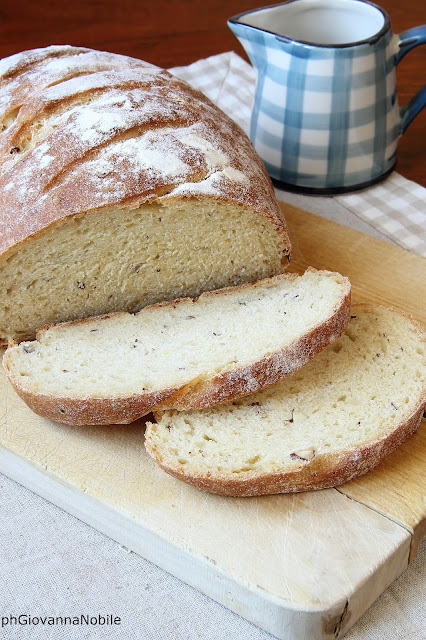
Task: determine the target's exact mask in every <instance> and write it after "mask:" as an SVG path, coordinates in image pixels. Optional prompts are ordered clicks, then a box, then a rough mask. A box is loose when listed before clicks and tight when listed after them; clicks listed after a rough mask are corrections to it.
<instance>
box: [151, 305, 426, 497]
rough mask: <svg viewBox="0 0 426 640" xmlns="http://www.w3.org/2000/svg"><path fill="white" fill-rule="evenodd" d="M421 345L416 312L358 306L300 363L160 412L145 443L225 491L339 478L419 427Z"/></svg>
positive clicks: (423, 391)
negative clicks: (207, 401) (258, 386)
mask: <svg viewBox="0 0 426 640" xmlns="http://www.w3.org/2000/svg"><path fill="white" fill-rule="evenodd" d="M425 353H426V349H425V331H424V329H423V328H422V327H421V326H420V325H419V324H418V323H417V322H415V321H413V319H412V318H410V317H408V316H406V315H403V314H401V313H400V312H397V311H395V310H390V309H386V308H384V307H381V306H374V305H354V306H353V308H352V317H351V321H350V323H349V325H348V327H347V329H346V332H345V334H344V335H343V336H341V337H340V338H339V339H338V340H336V341H335V342H334V343H333V344H332V345H330V346H329V347H328V348H327V349H325V350H324V351H323V352H322V353H321V354H320V355H319V356H317V357H316V358H314V359H313V360H312V361H311V362H309V363H308V364H307V365H306V366H305V367H303V369H301V370H300V371H297V372H295V373H293V374H291V375H290V376H288V377H287V378H285V379H283V380H281V381H279V382H277V384H275V385H273V386H271V387H269V388H267V389H265V390H263V391H261V392H259V393H256V394H253V395H251V396H249V397H246V398H244V399H240V400H237V401H234V402H231V403H228V404H226V405H222V406H220V407H215V408H212V409H207V410H205V411H189V412H182V413H177V412H175V411H167V412H165V413H163V414H156V419H157V421H158V423H157V424H153V423H149V424H148V426H147V431H146V448H147V450H148V452H149V453H150V454H151V455H152V456H153V458H154V459H155V460H156V461H157V462H158V463H159V464H160V465H161V467H162V468H163V469H164V470H165V471H168V472H169V473H171V474H172V475H174V476H176V477H177V478H180V479H181V480H184V481H185V482H188V483H190V484H193V485H195V486H196V487H199V488H201V489H206V490H207V491H212V492H215V493H220V494H224V495H232V496H254V495H263V494H273V493H286V492H294V491H305V490H309V489H321V488H325V487H334V486H337V485H339V484H342V483H343V482H346V481H347V480H350V479H351V478H354V477H356V476H359V475H362V474H364V473H366V472H367V471H369V470H370V469H372V468H373V467H375V466H376V465H377V464H378V462H379V461H380V460H381V459H382V458H383V457H384V456H386V455H388V454H389V453H391V451H393V450H394V449H395V448H396V447H397V446H398V445H400V444H401V443H402V442H404V441H405V440H406V439H407V438H409V437H410V436H411V435H412V434H413V433H414V432H415V431H416V429H417V428H418V426H419V424H420V420H421V417H422V413H423V410H424V407H425V402H426V370H425Z"/></svg>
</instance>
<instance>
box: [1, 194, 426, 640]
mask: <svg viewBox="0 0 426 640" xmlns="http://www.w3.org/2000/svg"><path fill="white" fill-rule="evenodd" d="M283 209H284V210H285V215H286V218H287V221H288V224H289V230H290V235H291V237H292V240H293V245H294V251H293V261H292V266H291V270H292V271H303V270H304V269H305V267H307V266H308V265H311V266H313V267H316V268H326V269H331V270H336V271H340V272H341V273H342V274H344V275H347V276H349V277H350V279H351V281H352V285H353V298H354V299H355V300H363V299H364V300H375V301H379V302H383V303H386V304H390V305H394V306H396V307H399V308H401V309H405V310H408V311H409V312H411V313H412V314H413V315H414V316H415V317H416V318H418V319H419V320H422V321H423V322H425V323H426V313H425V309H424V304H423V298H422V296H421V290H422V288H423V290H424V286H425V283H426V260H424V259H422V258H419V257H418V256H415V255H413V254H410V253H408V252H406V251H403V250H402V249H398V248H395V247H393V246H391V245H389V244H385V243H383V242H380V241H378V240H375V239H373V238H371V237H368V236H366V235H363V234H360V233H358V232H355V231H351V230H349V229H347V228H345V227H342V226H340V225H338V224H336V223H334V222H330V221H327V220H324V219H322V218H319V217H317V216H314V215H312V214H308V213H306V212H303V211H301V210H299V209H295V208H293V207H290V206H288V205H283ZM424 423H425V421H423V425H422V428H421V429H420V430H419V432H418V433H417V434H416V435H415V436H414V437H413V438H412V439H411V440H410V441H408V442H407V443H405V444H404V445H403V446H402V447H401V448H400V449H399V450H397V451H396V452H394V454H392V455H391V456H389V457H388V458H387V459H386V460H385V461H383V462H382V463H381V464H380V465H379V466H378V467H377V468H376V469H375V470H373V471H372V472H370V473H369V474H367V475H366V476H364V477H363V478H360V479H358V480H354V481H352V482H350V483H348V484H346V485H343V486H341V487H339V488H338V489H326V490H323V491H317V492H311V493H303V494H297V495H280V496H267V497H260V498H224V497H221V496H214V495H210V494H206V493H203V492H200V491H198V490H197V489H194V488H192V487H189V486H187V485H184V484H183V483H181V482H179V481H178V480H175V479H174V478H171V477H169V476H168V475H166V474H165V473H163V472H162V471H161V470H160V469H159V468H158V467H157V466H156V465H155V463H154V462H153V461H152V460H151V459H150V458H149V457H148V456H147V455H146V453H145V451H144V447H143V438H144V424H143V421H138V422H136V423H134V424H133V425H130V426H128V427H126V426H114V425H113V426H109V427H104V428H101V427H76V428H73V427H67V426H64V425H59V424H56V423H53V422H51V421H49V420H44V419H43V418H40V417H38V416H36V415H35V414H33V413H32V412H31V411H30V410H29V409H28V408H27V407H26V406H25V405H24V404H23V402H22V401H21V400H20V399H19V398H18V397H17V395H16V394H15V392H14V391H13V389H12V388H11V387H10V385H9V383H8V381H7V379H6V378H5V376H4V374H3V373H1V374H0V471H2V472H3V473H5V474H6V475H8V476H10V477H11V478H12V479H14V480H16V481H18V482H20V483H21V484H23V485H24V486H26V487H28V488H29V489H32V490H33V491H35V492H36V493H38V494H39V495H41V496H43V497H44V498H46V499H47V500H49V501H51V502H53V503H54V504H56V505H58V506H60V507H62V508H63V509H65V510H66V511H68V512H69V513H71V514H73V515H75V516H76V517H78V518H80V519H81V520H83V521H85V522H87V523H88V524H90V525H92V526H93V527H95V528H96V529H98V530H99V531H102V532H103V533H105V534H107V535H109V536H110V537H111V538H113V539H115V540H117V541H118V542H119V543H120V544H122V545H125V546H127V547H129V548H130V549H132V550H133V551H135V552H137V553H139V554H140V555H141V556H144V557H145V558H147V559H148V560H150V561H152V562H154V563H155V564H157V565H158V566H160V567H162V568H164V569H166V570H167V571H169V572H170V573H172V574H174V575H175V576H177V577H179V578H181V579H182V580H184V581H186V582H188V583H189V584H191V585H192V586H194V587H196V588H197V589H199V590H201V591H202V592H203V593H205V594H207V595H209V596H211V597H212V598H214V599H215V600H217V601H219V602H221V603H222V604H224V605H225V606H227V607H229V608H230V609H232V610H233V611H235V612H236V613H239V614H241V615H242V616H244V617H246V618H247V619H248V620H250V621H252V622H254V623H255V624H257V625H258V626H260V627H261V628H263V629H265V630H266V631H269V632H270V633H272V634H274V635H275V636H277V637H278V638H282V639H283V640H284V639H286V640H287V639H291V640H302V639H305V638H309V639H310V640H316V639H323V638H337V637H341V636H342V635H343V634H344V633H345V632H346V631H347V630H348V629H349V628H350V627H351V626H352V625H353V624H354V622H355V621H356V620H357V619H358V618H359V617H360V616H361V615H362V614H363V613H364V611H365V610H366V609H367V608H368V607H369V606H370V604H371V603H372V602H373V601H374V600H375V599H376V598H377V597H378V596H379V595H380V594H381V593H382V592H383V591H384V590H385V589H386V588H387V587H388V586H389V585H390V584H391V583H392V582H393V580H394V579H395V578H396V577H398V576H399V575H400V574H401V573H402V572H403V571H404V569H405V568H406V567H407V564H408V563H409V561H410V559H411V558H412V557H413V555H414V554H415V552H416V549H417V547H418V544H419V542H420V540H421V539H422V537H423V535H424V534H425V528H426V517H425V511H426V509H425V501H424V494H425V476H424V471H423V469H424V460H425V456H426V428H425V424H424Z"/></svg>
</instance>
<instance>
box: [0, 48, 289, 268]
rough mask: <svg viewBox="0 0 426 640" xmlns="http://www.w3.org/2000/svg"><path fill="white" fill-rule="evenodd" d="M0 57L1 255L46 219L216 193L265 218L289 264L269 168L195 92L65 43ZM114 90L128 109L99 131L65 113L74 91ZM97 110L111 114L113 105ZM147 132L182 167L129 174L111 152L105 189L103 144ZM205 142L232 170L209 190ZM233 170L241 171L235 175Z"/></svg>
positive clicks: (132, 62) (155, 71) (84, 96)
mask: <svg viewBox="0 0 426 640" xmlns="http://www.w3.org/2000/svg"><path fill="white" fill-rule="evenodd" d="M52 60H55V61H59V62H61V64H62V67H63V68H62V67H61V66H60V64H59V63H58V64H57V65H56V67H54V71H52V70H51V66H52V65H50V66H49V63H51V62H52ZM76 61H77V62H78V65H76ZM2 64H3V67H4V69H3V76H1V73H0V77H3V78H4V79H5V83H6V84H5V91H7V92H8V93H7V95H8V98H9V103H10V104H9V107H8V109H7V111H6V112H5V113H3V114H2V113H0V120H1V119H2V118H3V119H4V118H6V119H7V117H8V114H9V112H10V111H11V110H13V109H12V107H14V108H15V109H18V110H19V111H18V115H17V116H16V119H15V120H14V121H13V122H12V124H11V125H10V126H9V128H8V129H7V130H6V131H4V132H3V134H2V142H1V144H0V167H1V169H2V172H3V173H2V175H0V209H1V211H2V215H1V217H0V255H3V256H4V257H5V258H6V257H7V256H8V255H9V253H10V252H13V251H15V250H16V248H17V247H19V245H20V244H21V243H23V242H26V241H27V240H28V239H29V238H31V237H33V236H35V235H37V234H39V233H40V232H42V231H43V230H45V229H47V228H49V227H51V226H52V225H56V224H60V223H61V222H63V221H64V220H66V219H67V218H72V217H75V216H79V215H84V214H86V213H88V212H91V211H95V212H97V213H98V214H99V215H101V214H102V211H103V210H105V209H106V208H108V207H111V206H114V207H117V208H118V209H120V208H122V209H133V208H136V207H139V206H140V205H141V204H144V203H146V202H152V201H155V200H159V199H160V200H161V199H164V200H170V199H177V200H182V199H187V198H198V199H202V200H209V199H211V198H214V199H215V200H218V199H219V200H223V201H228V202H229V201H231V202H233V203H237V204H240V205H242V206H244V207H248V208H250V209H252V211H253V212H254V213H255V214H256V215H259V216H260V217H262V218H265V219H268V220H269V221H270V223H271V224H272V226H273V227H274V229H275V230H276V231H277V233H278V234H279V235H280V237H281V240H282V247H283V258H282V268H283V269H284V268H285V267H286V266H287V263H288V255H289V253H290V248H291V247H290V241H289V238H288V233H287V227H286V223H285V220H284V216H283V214H282V211H281V209H280V207H279V206H278V203H277V202H276V199H275V196H274V191H273V187H272V183H271V180H270V178H269V176H268V174H267V172H266V169H265V168H264V166H263V165H262V163H261V162H260V160H259V158H258V156H257V154H256V152H255V151H254V149H253V147H252V145H251V143H250V141H249V139H248V137H247V136H246V135H245V133H244V132H243V131H242V130H241V129H240V128H239V127H238V125H236V124H235V123H234V122H233V121H232V120H231V119H230V118H228V117H227V116H226V115H225V114H224V113H223V112H222V111H220V110H219V109H218V108H217V107H216V106H215V105H214V104H213V103H212V102H211V101H210V100H209V99H208V98H206V97H205V96H204V95H203V94H202V93H201V92H199V91H197V90H195V89H193V88H191V87H190V86H189V85H187V84H186V83H185V82H183V81H181V80H179V79H177V78H175V77H174V76H172V75H171V74H170V73H168V72H167V71H165V70H162V69H159V68H157V67H154V66H153V65H150V64H148V63H144V62H142V61H140V60H136V59H133V58H127V57H125V56H119V55H116V54H109V53H106V52H100V51H92V50H90V49H79V48H76V47H69V46H63V47H49V48H47V49H39V50H33V51H28V52H23V53H21V54H18V55H17V56H12V57H11V58H10V59H6V60H3V61H2ZM73 64H74V65H75V67H72V65H73ZM70 65H71V67H72V68H71V70H70ZM0 71H1V69H0ZM43 72H44V73H43ZM74 79H76V81H75V82H74ZM6 80H7V82H6ZM112 89H113V90H114V93H115V95H118V96H120V95H121V96H122V97H123V100H124V99H128V100H130V99H131V100H132V101H133V103H132V105H131V108H128V109H127V110H126V109H125V107H124V106H123V107H122V109H121V111H120V117H119V118H118V117H116V113H115V112H114V117H113V118H112V119H111V122H110V125H109V126H107V125H106V124H104V125H102V126H101V127H100V128H98V130H96V128H95V125H94V126H93V128H92V130H90V132H89V134H88V133H87V131H86V130H85V129H84V127H83V129H81V127H80V128H79V126H80V120H79V118H78V117H77V116H76V114H75V113H71V110H72V108H73V107H74V106H75V104H76V103H77V104H78V100H80V101H83V102H84V101H85V100H86V101H87V100H89V99H92V98H94V97H99V96H100V97H102V96H109V94H110V93H111V90H112ZM138 100H139V102H138ZM76 101H77V102H76ZM147 105H148V106H147ZM88 107H90V105H88ZM99 109H100V111H99V113H100V114H101V115H102V117H104V116H105V119H104V123H105V122H107V123H108V122H109V121H108V117H109V116H110V115H111V114H110V112H109V111H108V109H107V108H106V107H105V108H104V107H102V108H101V107H99ZM64 110H65V112H67V110H68V111H69V112H70V114H71V115H70V116H69V118H68V119H67V118H62V119H59V120H58V119H57V120H56V121H55V126H54V128H53V130H49V131H48V135H47V137H46V138H44V139H43V140H42V142H41V143H38V144H37V143H36V144H35V146H33V147H31V146H30V147H28V142H27V140H28V139H31V136H32V135H33V133H34V131H35V132H36V133H37V127H38V126H39V124H40V123H41V125H42V126H45V125H46V123H48V122H49V118H50V117H51V115H52V113H53V114H55V113H56V112H58V113H62V112H63V111H64ZM114 118H115V119H114ZM83 124H84V123H83ZM81 126H83V125H81ZM84 126H85V125H84ZM189 128H191V131H192V130H193V132H194V134H196V135H197V136H199V138H200V139H201V138H202V139H203V140H204V141H205V143H206V147H205V148H204V149H203V148H199V146H197V144H195V146H194V145H192V146H191V144H186V143H185V142H182V140H180V139H179V133H180V132H181V131H182V130H183V129H185V130H186V129H189ZM147 132H148V133H149V134H150V135H151V136H152V144H153V145H154V147H153V148H155V149H159V148H163V146H164V145H166V147H165V149H166V153H169V152H172V153H173V154H175V156H176V158H179V160H180V161H181V162H182V163H183V164H184V165H185V167H186V168H185V169H184V170H183V173H181V174H176V175H175V174H173V175H171V176H169V177H167V175H166V174H165V173H162V172H161V171H160V172H154V173H152V172H150V171H149V170H148V169H147V170H145V171H144V170H141V171H139V172H138V174H137V175H135V173H134V172H132V171H130V170H129V168H128V159H127V157H120V154H116V155H114V162H113V163H112V164H111V167H112V168H111V171H112V174H113V176H112V177H113V182H114V188H106V186H105V175H104V174H102V172H100V171H99V170H98V164H99V163H98V160H99V158H101V159H102V153H103V152H108V149H110V147H111V145H114V144H116V143H119V142H120V141H125V140H128V139H129V138H137V137H139V136H142V135H144V134H146V133H147ZM236 140H238V144H235V141H236ZM26 145H27V146H26ZM209 145H214V148H215V149H218V150H219V152H220V153H222V154H224V155H226V156H227V157H228V160H229V164H228V165H227V166H229V167H230V168H231V169H232V171H233V172H234V174H232V172H231V171H229V172H228V174H229V175H223V176H222V177H221V180H218V181H216V182H215V187H214V193H206V191H205V189H204V188H203V185H204V182H205V180H206V179H207V178H209V176H211V175H212V174H214V171H215V169H214V167H213V168H212V167H211V166H209V163H208V158H209V152H210V147H209ZM167 150H168V151H167ZM18 157H19V160H18V161H17V162H15V161H14V160H15V159H16V158H18ZM46 159H50V160H49V162H47V160H46ZM12 160H13V162H12ZM44 161H45V162H46V164H44V163H42V165H40V163H41V162H44ZM99 162H101V160H100V161H99ZM166 164H167V161H166ZM40 166H42V170H41V168H40ZM89 167H90V168H89ZM235 172H238V175H240V174H241V180H235V179H233V177H232V176H233V175H236V173H235ZM243 177H244V179H243ZM186 187H187V188H186ZM177 188H179V191H178V192H176V189H177ZM17 220H18V221H19V224H17V223H16V221H17Z"/></svg>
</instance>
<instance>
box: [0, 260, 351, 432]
mask: <svg viewBox="0 0 426 640" xmlns="http://www.w3.org/2000/svg"><path fill="white" fill-rule="evenodd" d="M349 313H350V284H349V281H348V280H347V278H343V277H342V276H341V275H340V274H336V273H330V272H328V271H315V270H312V269H310V270H308V271H307V272H306V273H305V274H304V275H303V276H297V275H295V274H282V275H279V276H275V277H274V278H269V279H266V280H261V281H259V282H257V283H255V284H245V285H240V286H238V287H230V288H228V289H222V290H219V291H214V292H210V293H205V294H202V295H201V296H200V297H199V298H198V299H197V300H192V299H190V298H187V299H182V300H176V301H174V302H168V303H159V304H157V305H153V306H150V307H145V308H144V309H142V310H141V311H140V312H139V313H138V314H136V315H131V314H128V313H116V314H113V315H110V316H103V317H100V318H92V319H86V320H75V321H73V322H69V323H65V324H58V325H53V326H51V327H47V328H45V329H42V330H40V331H39V332H38V333H37V341H33V342H25V341H24V342H21V343H20V344H19V345H15V346H10V347H9V348H8V349H7V351H6V353H5V356H4V359H3V362H4V366H5V368H6V371H7V374H8V376H9V379H10V381H11V383H12V385H13V386H14V388H15V389H16V391H17V392H18V394H19V395H20V396H21V397H22V398H23V399H24V401H25V402H26V403H27V404H28V405H29V406H30V407H31V409H33V410H34V411H35V412H36V413H39V414H41V415H42V416H45V417H48V418H52V419H53V420H57V421H59V422H65V423H68V424H110V423H128V422H131V421H133V420H136V419H137V418H139V417H140V416H142V415H144V414H146V413H148V412H149V411H150V410H152V409H160V408H161V409H164V408H175V409H180V410H182V409H192V408H201V407H210V406H213V405H215V404H218V403H221V402H224V401H226V400H229V399H232V398H237V397H240V396H244V395H247V394H250V393H252V392H254V391H257V390H258V389H261V388H263V387H264V386H266V385H269V384H272V383H274V382H276V381H277V380H278V379H279V378H281V377H282V376H285V375H288V374H289V373H290V372H292V371H295V370H296V369H299V368H300V367H301V366H302V365H304V364H305V363H306V362H307V361H308V360H310V359H311V358H313V357H314V356H315V355H316V354H317V353H319V352H320V351H321V350H322V349H324V348H325V347H326V346H327V345H328V344H330V342H331V341H332V340H334V339H336V338H337V337H338V336H339V335H341V333H342V332H343V331H344V329H345V327H346V325H347V323H348V320H349Z"/></svg>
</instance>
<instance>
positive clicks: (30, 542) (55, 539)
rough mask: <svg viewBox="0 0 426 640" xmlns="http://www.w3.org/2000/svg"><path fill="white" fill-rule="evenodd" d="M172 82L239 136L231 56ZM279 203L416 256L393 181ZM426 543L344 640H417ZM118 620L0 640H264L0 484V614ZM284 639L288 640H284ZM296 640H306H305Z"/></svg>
mask: <svg viewBox="0 0 426 640" xmlns="http://www.w3.org/2000/svg"><path fill="white" fill-rule="evenodd" d="M174 72H175V73H176V74H177V75H179V76H181V77H182V78H185V79H186V80H187V81H189V82H190V83H192V84H193V85H194V86H197V87H198V88H200V89H202V90H203V91H204V92H205V93H206V94H207V95H209V97H210V98H211V99H212V100H213V101H214V102H216V103H217V104H218V105H219V106H220V107H221V108H222V109H223V110H224V111H226V112H227V113H228V114H229V115H231V117H233V118H234V119H235V120H236V121H237V122H238V123H239V124H240V125H241V126H242V127H243V128H245V129H246V130H247V127H248V121H249V117H250V105H251V101H252V98H253V87H254V73H253V70H252V69H251V67H250V65H248V64H247V63H246V62H244V61H243V60H242V59H241V58H239V57H238V56H237V55H236V54H234V53H232V52H231V53H225V54H221V55H219V56H214V57H212V58H209V59H207V60H200V61H198V62H196V63H194V64H192V65H190V66H189V67H180V68H179V69H175V70H174ZM277 195H278V197H279V198H282V199H285V200H286V201H288V202H291V203H293V204H295V205H297V206H300V207H302V208H304V209H307V210H310V211H312V212H314V213H318V214H319V215H324V216H326V217H330V218H332V219H334V220H336V221H338V222H341V223H342V224H345V225H347V226H352V227H354V228H358V229H359V230H361V231H364V232H366V233H370V234H371V235H375V236H377V237H380V238H382V239H387V240H389V241H392V242H395V243H396V244H399V245H401V246H404V247H406V248H408V249H410V250H412V251H416V252H418V253H420V254H423V255H424V254H425V248H426V239H425V215H426V190H425V189H424V188H423V187H420V186H419V185H416V184H414V183H412V182H410V181H408V180H405V179H404V178H402V177H401V176H399V175H398V174H396V173H393V174H392V175H391V176H390V177H389V178H388V179H387V180H386V181H385V182H383V183H381V184H380V185H377V186H376V187H373V188H371V189H368V190H366V191H363V192H359V193H356V194H349V195H345V196H338V197H335V198H329V197H322V198H313V197H308V196H301V195H294V194H290V193H287V192H281V191H278V192H277ZM425 558H426V540H424V541H423V543H422V544H421V546H420V550H419V553H418V556H417V558H416V559H415V561H414V562H413V563H412V564H411V565H410V567H409V568H408V569H407V571H405V573H404V574H403V575H402V576H401V577H400V578H398V580H396V581H395V582H394V583H393V585H391V587H390V588H389V589H387V591H386V592H385V593H384V594H382V596H381V597H380V598H379V599H378V600H377V601H376V602H375V603H374V604H373V606H372V607H371V608H370V609H369V610H368V611H367V612H366V613H365V614H364V616H363V617H362V618H361V619H360V620H359V621H358V622H357V623H356V624H355V625H354V627H352V629H351V630H350V631H349V632H348V633H347V634H346V636H345V638H346V639H347V640H421V639H422V638H426V602H425V594H426V579H425V572H424V566H425ZM21 613H22V614H31V615H32V616H38V615H40V616H42V615H54V616H60V615H62V616H78V615H80V614H89V615H97V614H101V615H103V616H106V615H107V614H112V615H114V616H119V617H120V618H121V624H120V625H119V626H102V627H97V628H96V627H89V628H87V629H85V628H84V627H81V626H76V627H70V626H54V627H53V626H52V627H49V626H41V625H38V626H36V627H18V626H14V627H5V628H3V629H0V639H1V640H84V639H88V640H110V639H113V640H273V638H272V636H271V635H269V634H268V633H266V632H264V631H262V630H260V629H258V628H257V627H255V626H253V625H252V624H250V623H249V622H247V621H246V620H244V619H243V618H241V617H240V616H238V615H236V614H234V613H232V612H231V611H229V610H228V609H225V608H224V607H222V606H221V605H219V604H217V603H216V602H214V601H213V600H210V599H209V598H207V597H206V596H204V595H202V594H201V593H199V592H197V591H196V590H195V589H193V588H191V587H189V586H188V585H186V584H184V583H183V582H181V581H180V580H178V579H176V578H174V577H173V576H171V575H170V574H168V573H166V572H165V571H162V570H161V569H158V568H157V567H156V566H154V565H153V564H151V563H150V562H147V561H146V560H144V559H143V558H141V557H139V556H137V555H136V554H134V553H132V552H129V550H127V549H125V548H124V547H121V546H120V545H119V544H117V543H116V542H114V541H113V540H110V539H109V538H107V537H106V536H104V535H102V534H101V533H99V532H98V531H96V530H95V529H92V528H91V527H89V526H88V525H86V524H84V523H83V522H80V521H79V520H77V519H76V518H74V517H72V516H70V515H69V514H67V513H66V512H64V511H62V510H61V509H59V508H57V507H55V506H54V505H52V504H50V503H48V502H46V501H45V500H43V499H42V498H40V497H39V496H37V495H35V494H33V493H32V492H31V491H28V490H27V489H24V488H23V487H21V486H19V485H18V484H16V483H15V482H13V481H12V480H10V479H8V478H6V477H5V476H1V475H0V619H1V616H2V615H9V614H13V615H19V614H21ZM289 640H291V639H290V638H289ZM306 640H311V639H310V638H307V639H306Z"/></svg>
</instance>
